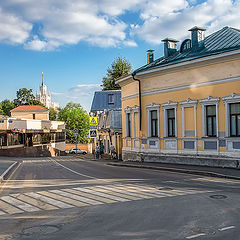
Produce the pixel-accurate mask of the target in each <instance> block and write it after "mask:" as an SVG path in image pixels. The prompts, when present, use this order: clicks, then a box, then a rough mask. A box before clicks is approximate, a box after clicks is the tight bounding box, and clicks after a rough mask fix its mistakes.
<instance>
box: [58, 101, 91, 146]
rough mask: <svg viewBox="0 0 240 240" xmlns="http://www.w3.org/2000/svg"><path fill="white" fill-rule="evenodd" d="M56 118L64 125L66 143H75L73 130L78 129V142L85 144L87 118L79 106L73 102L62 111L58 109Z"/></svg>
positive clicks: (87, 125) (86, 139)
mask: <svg viewBox="0 0 240 240" xmlns="http://www.w3.org/2000/svg"><path fill="white" fill-rule="evenodd" d="M58 118H59V120H62V121H64V122H65V123H66V129H67V141H68V142H70V143H75V142H76V137H75V136H74V129H78V131H79V132H78V142H79V143H87V141H88V129H89V116H88V114H87V112H86V111H84V110H83V108H82V106H81V105H80V104H77V103H73V102H70V103H68V104H67V105H66V106H65V107H64V108H63V109H60V111H59V114H58Z"/></svg>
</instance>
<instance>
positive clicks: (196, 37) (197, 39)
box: [188, 26, 206, 50]
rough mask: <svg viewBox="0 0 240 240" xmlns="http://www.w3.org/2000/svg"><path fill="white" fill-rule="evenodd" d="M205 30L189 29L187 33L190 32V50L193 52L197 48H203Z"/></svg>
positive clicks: (198, 28)
mask: <svg viewBox="0 0 240 240" xmlns="http://www.w3.org/2000/svg"><path fill="white" fill-rule="evenodd" d="M205 30H206V29H205V28H201V27H197V26H195V27H193V28H191V29H189V30H188V31H190V32H191V35H192V36H191V38H192V48H193V50H197V49H198V48H199V47H203V42H202V41H203V40H204V38H205V33H204V32H205Z"/></svg>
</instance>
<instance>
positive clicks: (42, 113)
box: [10, 105, 49, 120]
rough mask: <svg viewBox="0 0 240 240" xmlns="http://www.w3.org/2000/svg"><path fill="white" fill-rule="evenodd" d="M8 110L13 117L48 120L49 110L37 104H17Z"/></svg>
mask: <svg viewBox="0 0 240 240" xmlns="http://www.w3.org/2000/svg"><path fill="white" fill-rule="evenodd" d="M10 112H11V117H13V118H23V119H36V120H49V110H48V109H46V108H44V107H42V106H38V105H33V106H31V105H23V106H18V107H16V108H14V109H12V110H11V111H10Z"/></svg>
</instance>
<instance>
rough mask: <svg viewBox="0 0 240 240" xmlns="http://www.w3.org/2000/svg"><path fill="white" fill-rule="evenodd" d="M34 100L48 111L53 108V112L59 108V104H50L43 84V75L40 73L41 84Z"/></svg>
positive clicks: (49, 95)
mask: <svg viewBox="0 0 240 240" xmlns="http://www.w3.org/2000/svg"><path fill="white" fill-rule="evenodd" d="M36 99H37V100H38V101H40V102H41V103H42V104H43V105H44V106H45V107H47V108H48V109H49V108H53V109H54V110H57V109H58V108H59V104H58V103H56V102H52V100H51V94H50V93H49V92H47V86H46V85H45V84H44V80H43V73H42V84H41V86H40V92H39V93H37V95H36Z"/></svg>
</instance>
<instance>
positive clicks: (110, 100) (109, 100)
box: [108, 94, 114, 104]
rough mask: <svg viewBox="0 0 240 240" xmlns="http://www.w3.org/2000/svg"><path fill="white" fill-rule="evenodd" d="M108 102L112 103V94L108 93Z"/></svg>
mask: <svg viewBox="0 0 240 240" xmlns="http://www.w3.org/2000/svg"><path fill="white" fill-rule="evenodd" d="M108 104H114V94H108Z"/></svg>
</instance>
